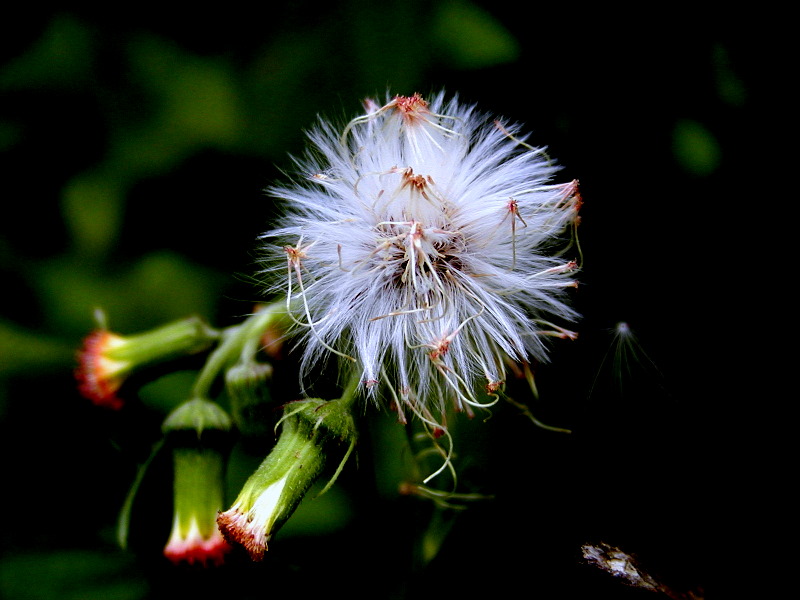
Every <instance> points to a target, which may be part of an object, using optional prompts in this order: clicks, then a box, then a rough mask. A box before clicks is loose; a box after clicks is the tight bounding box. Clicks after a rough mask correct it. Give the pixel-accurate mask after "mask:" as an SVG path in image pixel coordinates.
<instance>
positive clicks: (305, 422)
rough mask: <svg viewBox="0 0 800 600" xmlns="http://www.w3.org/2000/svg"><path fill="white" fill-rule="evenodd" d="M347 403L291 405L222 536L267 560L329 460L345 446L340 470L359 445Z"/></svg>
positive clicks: (223, 520) (224, 518) (224, 519)
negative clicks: (280, 532) (278, 535)
mask: <svg viewBox="0 0 800 600" xmlns="http://www.w3.org/2000/svg"><path fill="white" fill-rule="evenodd" d="M349 400H350V399H349V398H348V399H339V400H332V401H325V400H322V399H319V398H314V399H309V400H299V401H297V402H292V403H290V404H288V405H287V406H286V408H285V411H284V416H283V419H282V421H281V426H282V428H281V434H280V437H279V438H278V442H277V444H276V445H275V447H274V448H273V450H272V452H270V454H269V455H268V456H267V458H266V459H264V462H262V463H261V465H260V466H259V467H258V469H257V470H256V471H255V473H253V474H252V475H251V476H250V478H249V479H248V480H247V482H246V483H245V484H244V487H243V488H242V490H241V492H240V493H239V497H238V498H237V499H236V502H234V504H233V506H232V507H231V508H230V509H229V510H227V511H225V512H223V513H220V515H219V517H218V518H217V523H218V524H219V527H220V529H221V530H222V533H223V535H224V536H225V537H226V538H227V539H228V540H230V541H231V542H236V543H238V544H241V545H243V546H244V547H245V548H246V549H247V551H248V553H249V554H250V557H251V558H252V559H253V560H255V561H259V560H262V559H263V558H264V553H265V552H266V551H267V549H268V548H267V544H268V542H269V541H270V539H271V538H272V536H273V535H274V534H275V532H276V531H277V530H278V529H279V528H280V527H281V525H283V523H285V522H286V520H287V519H288V518H289V517H290V516H291V515H292V513H293V512H294V511H295V509H296V508H297V506H298V505H299V504H300V502H301V500H302V499H303V497H304V496H305V494H306V492H307V491H308V489H309V488H310V487H311V485H312V484H313V483H314V482H315V481H316V480H317V479H318V478H319V476H320V475H321V473H322V470H323V468H324V466H325V463H326V460H327V459H328V458H329V457H331V456H334V455H337V454H338V453H340V452H341V450H342V448H343V447H344V446H347V447H348V449H347V450H346V451H345V452H344V456H343V457H342V459H341V462H340V465H339V469H341V468H342V466H343V465H344V462H345V461H346V460H347V458H348V456H349V454H350V452H351V451H352V449H353V447H354V446H355V441H356V430H355V423H354V421H353V417H352V414H351V412H350V406H351V402H350V401H349ZM336 475H338V471H337V473H336ZM336 475H334V480H335V477H336ZM332 483H333V480H332V481H331V482H330V483H329V484H328V485H331V484H332ZM325 489H327V487H326V488H325ZM323 491H324V490H323Z"/></svg>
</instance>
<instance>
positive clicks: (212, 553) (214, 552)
mask: <svg viewBox="0 0 800 600" xmlns="http://www.w3.org/2000/svg"><path fill="white" fill-rule="evenodd" d="M230 551H231V545H230V544H229V543H228V541H227V540H226V539H225V538H224V537H223V535H222V533H221V532H220V531H219V530H218V529H214V531H213V533H212V534H211V537H208V538H205V537H203V535H202V534H201V533H200V530H199V528H198V526H197V522H196V521H194V520H193V523H192V526H191V527H190V529H189V531H188V533H187V534H186V536H185V537H184V536H182V535H181V533H180V529H179V528H178V527H174V528H173V530H172V536H170V539H169V541H168V542H167V545H166V546H165V547H164V556H166V557H167V558H168V559H169V560H170V561H171V562H172V563H173V564H176V565H177V564H180V563H187V564H190V565H194V564H200V565H202V566H204V567H208V566H219V565H221V564H222V563H224V562H225V555H226V554H227V553H228V552H230Z"/></svg>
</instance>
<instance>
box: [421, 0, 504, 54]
mask: <svg viewBox="0 0 800 600" xmlns="http://www.w3.org/2000/svg"><path fill="white" fill-rule="evenodd" d="M433 35H434V41H435V42H437V43H438V44H439V46H440V47H441V50H442V52H443V53H444V54H445V56H446V57H447V58H449V60H450V62H451V63H453V65H454V66H455V67H458V68H462V69H479V68H482V67H490V66H493V65H497V64H502V63H507V62H511V61H513V60H515V59H516V58H517V57H518V56H519V52H520V50H519V43H518V42H517V40H516V39H515V38H514V36H513V35H512V34H511V33H510V32H509V31H508V30H507V29H506V28H505V27H503V25H502V24H501V23H500V22H499V21H498V20H497V19H495V18H494V17H493V16H492V15H490V14H489V13H488V12H486V11H485V10H483V9H482V8H480V7H478V6H476V5H475V4H472V3H471V2H468V1H466V0H452V1H449V2H444V3H442V4H441V5H440V6H439V9H438V12H437V13H436V15H435V17H434V27H433Z"/></svg>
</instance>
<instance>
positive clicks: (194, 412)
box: [163, 398, 231, 566]
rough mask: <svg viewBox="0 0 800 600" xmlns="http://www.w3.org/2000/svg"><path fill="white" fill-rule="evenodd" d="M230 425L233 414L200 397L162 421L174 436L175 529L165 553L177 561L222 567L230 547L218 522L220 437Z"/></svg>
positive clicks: (221, 470) (221, 475)
mask: <svg viewBox="0 0 800 600" xmlns="http://www.w3.org/2000/svg"><path fill="white" fill-rule="evenodd" d="M230 427H231V419H230V417H229V416H228V415H227V414H226V413H225V412H224V411H223V410H222V409H221V408H220V407H219V406H217V405H216V404H214V403H213V402H210V401H208V400H205V399H202V398H195V399H193V400H190V401H188V402H185V403H184V404H182V405H181V406H179V407H178V408H177V409H175V410H174V411H173V412H172V414H170V415H169V417H167V419H166V420H165V422H164V425H163V429H164V431H165V433H169V434H171V439H172V440H173V450H172V456H173V465H174V481H173V491H174V513H173V520H172V533H171V534H170V537H169V540H168V542H167V545H166V546H165V547H164V556H166V557H167V558H168V559H169V560H171V561H172V562H173V563H175V564H178V563H181V562H186V563H189V564H195V563H199V564H202V565H203V566H208V565H212V564H213V565H219V564H222V562H223V561H224V556H225V554H226V553H227V552H229V551H230V549H231V546H230V544H229V543H228V542H227V541H226V540H225V538H224V537H223V536H222V533H221V532H220V530H219V528H218V527H217V523H216V516H217V513H218V512H219V511H220V510H221V509H222V508H223V506H224V497H223V496H224V471H225V457H224V455H223V451H222V450H221V448H220V444H219V443H218V441H219V435H220V434H223V435H224V434H225V433H226V432H227V431H228V430H229V429H230ZM192 432H196V434H197V435H196V436H195V435H192ZM184 433H189V434H190V435H183V434H184Z"/></svg>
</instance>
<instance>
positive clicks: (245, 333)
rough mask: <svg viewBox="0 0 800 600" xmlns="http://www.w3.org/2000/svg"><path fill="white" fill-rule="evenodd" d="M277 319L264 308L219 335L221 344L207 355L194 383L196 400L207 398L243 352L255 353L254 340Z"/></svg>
mask: <svg viewBox="0 0 800 600" xmlns="http://www.w3.org/2000/svg"><path fill="white" fill-rule="evenodd" d="M277 319H280V314H278V313H277V312H276V311H275V310H274V309H273V307H272V306H268V307H266V308H264V309H262V310H260V311H258V312H257V313H255V314H253V315H251V316H250V317H248V318H247V319H246V320H245V321H244V322H243V323H241V324H240V325H235V326H233V327H229V328H228V329H225V330H224V331H223V332H222V342H221V343H220V344H219V345H218V346H217V348H216V349H215V350H214V351H213V352H212V353H211V355H210V356H209V357H208V360H207V361H206V364H205V365H203V368H202V370H201V371H200V373H199V374H198V376H197V379H196V380H195V383H194V388H193V390H192V391H193V394H194V396H195V397H196V398H207V397H208V396H209V392H210V390H211V386H212V385H213V383H214V381H215V380H216V378H217V377H218V376H219V375H220V374H221V373H222V372H223V371H224V370H225V368H226V367H227V366H228V365H231V364H233V363H234V362H236V361H237V360H238V359H239V358H240V357H241V356H242V355H243V354H244V353H245V352H249V353H251V354H255V353H256V352H258V348H259V344H258V340H259V338H260V336H261V333H262V332H263V331H264V330H265V329H266V328H267V326H268V325H269V324H270V322H271V321H273V320H277Z"/></svg>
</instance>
